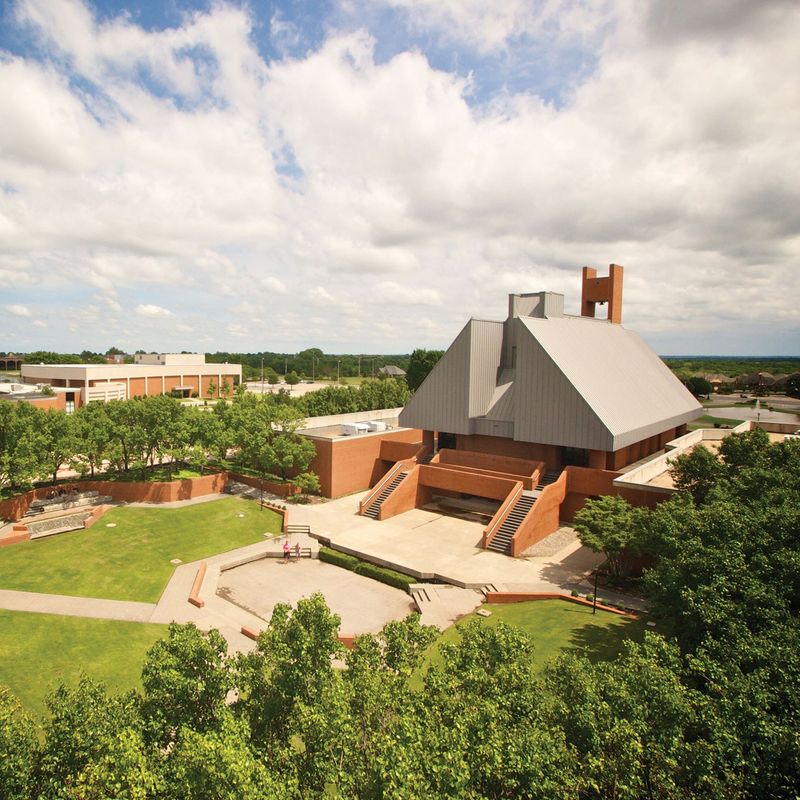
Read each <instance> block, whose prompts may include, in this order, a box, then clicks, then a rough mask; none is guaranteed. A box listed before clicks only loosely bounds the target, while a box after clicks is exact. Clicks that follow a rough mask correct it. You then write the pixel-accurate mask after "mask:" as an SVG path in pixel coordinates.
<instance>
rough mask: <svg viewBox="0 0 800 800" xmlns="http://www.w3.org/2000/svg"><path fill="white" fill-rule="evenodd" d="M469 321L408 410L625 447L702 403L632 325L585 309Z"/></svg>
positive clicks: (453, 424)
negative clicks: (511, 359) (576, 313)
mask: <svg viewBox="0 0 800 800" xmlns="http://www.w3.org/2000/svg"><path fill="white" fill-rule="evenodd" d="M503 331H504V324H503V323H501V322H491V321H486V320H470V322H468V323H467V325H466V326H465V327H464V328H463V330H462V331H461V333H460V334H459V335H458V337H456V340H455V341H454V342H453V344H452V345H451V346H450V348H449V349H448V350H447V352H446V353H445V355H444V356H443V357H442V359H441V360H440V361H439V363H438V364H437V365H436V367H434V369H433V370H432V371H431V373H430V375H429V376H428V378H427V379H426V380H425V382H424V383H423V384H422V386H420V388H419V389H418V390H417V392H416V394H415V395H414V396H413V397H412V398H411V400H410V401H409V404H408V405H407V406H406V408H405V409H404V410H403V412H402V413H401V414H400V424H401V425H404V426H407V427H414V428H423V429H426V430H438V431H446V432H448V433H460V434H471V433H487V434H491V435H498V436H505V437H508V438H513V439H515V440H518V441H526V442H539V443H541V444H554V445H562V446H567V447H579V448H585V449H589V450H606V451H613V450H619V449H620V448H622V447H625V446H627V445H628V444H632V443H634V442H638V441H641V440H642V439H646V438H648V437H650V436H653V435H655V434H658V433H661V432H662V431H665V430H669V429H670V428H673V427H676V426H678V425H681V424H683V423H685V422H688V421H689V420H691V419H694V418H696V417H697V416H699V415H700V413H702V407H701V406H700V404H699V403H698V402H697V401H696V400H695V399H694V398H693V397H692V395H691V394H690V393H689V392H688V391H687V390H686V388H685V387H684V386H683V385H682V384H681V383H680V381H678V379H677V378H675V376H674V375H673V374H672V373H671V372H670V370H669V368H668V367H667V366H666V365H665V364H664V363H663V362H662V361H661V359H660V358H659V357H658V356H657V355H656V354H655V353H654V352H653V351H652V350H650V348H649V347H648V346H647V345H646V344H645V343H644V342H643V341H642V339H641V338H640V337H639V336H637V334H635V333H633V332H632V331H629V330H626V329H625V328H623V327H622V326H621V325H617V324H612V323H609V322H607V321H604V320H595V319H589V318H585V317H556V318H548V319H542V318H535V317H527V316H518V317H514V318H512V319H510V320H508V324H507V327H506V336H507V337H510V339H509V341H508V342H506V345H507V346H506V348H505V351H506V354H507V355H506V362H507V361H508V353H510V352H511V346H510V344H511V343H512V342H513V346H514V350H515V353H516V355H515V358H516V363H515V364H514V365H513V368H512V365H510V364H509V363H504V362H503V352H504V345H503Z"/></svg>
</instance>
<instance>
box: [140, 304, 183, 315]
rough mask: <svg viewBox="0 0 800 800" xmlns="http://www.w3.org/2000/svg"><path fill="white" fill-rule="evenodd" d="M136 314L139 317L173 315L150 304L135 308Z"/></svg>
mask: <svg viewBox="0 0 800 800" xmlns="http://www.w3.org/2000/svg"><path fill="white" fill-rule="evenodd" d="M136 313H137V314H138V315H139V316H140V317H174V316H175V315H174V314H173V313H172V312H171V311H168V310H167V309H166V308H161V306H155V305H152V304H151V303H145V304H140V305H138V306H136Z"/></svg>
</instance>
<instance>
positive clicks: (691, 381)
mask: <svg viewBox="0 0 800 800" xmlns="http://www.w3.org/2000/svg"><path fill="white" fill-rule="evenodd" d="M686 388H687V389H688V390H689V391H690V392H691V393H692V394H693V395H694V396H695V397H700V396H701V395H705V396H706V397H707V396H708V395H710V394H711V392H712V391H713V390H714V387H713V386H712V385H711V384H710V383H709V381H707V380H706V379H705V378H701V377H699V376H697V375H692V376H691V377H690V378H687V380H686Z"/></svg>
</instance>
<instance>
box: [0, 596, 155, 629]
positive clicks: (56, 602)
mask: <svg viewBox="0 0 800 800" xmlns="http://www.w3.org/2000/svg"><path fill="white" fill-rule="evenodd" d="M0 608H4V609H7V610H8V611H33V612H36V613H38V614H62V615H64V616H67V617H92V618H94V619H119V620H125V621H127V622H150V621H151V617H152V615H153V612H154V611H155V609H156V605H155V603H135V602H132V601H128V600H100V599H98V598H95V597H69V596H68V595H63V594H40V593H38V592H14V591H11V590H9V589H0Z"/></svg>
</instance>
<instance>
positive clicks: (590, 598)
mask: <svg viewBox="0 0 800 800" xmlns="http://www.w3.org/2000/svg"><path fill="white" fill-rule="evenodd" d="M586 599H587V600H588V601H589V602H590V603H594V595H593V594H587V595H586ZM598 602H599V601H598Z"/></svg>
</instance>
